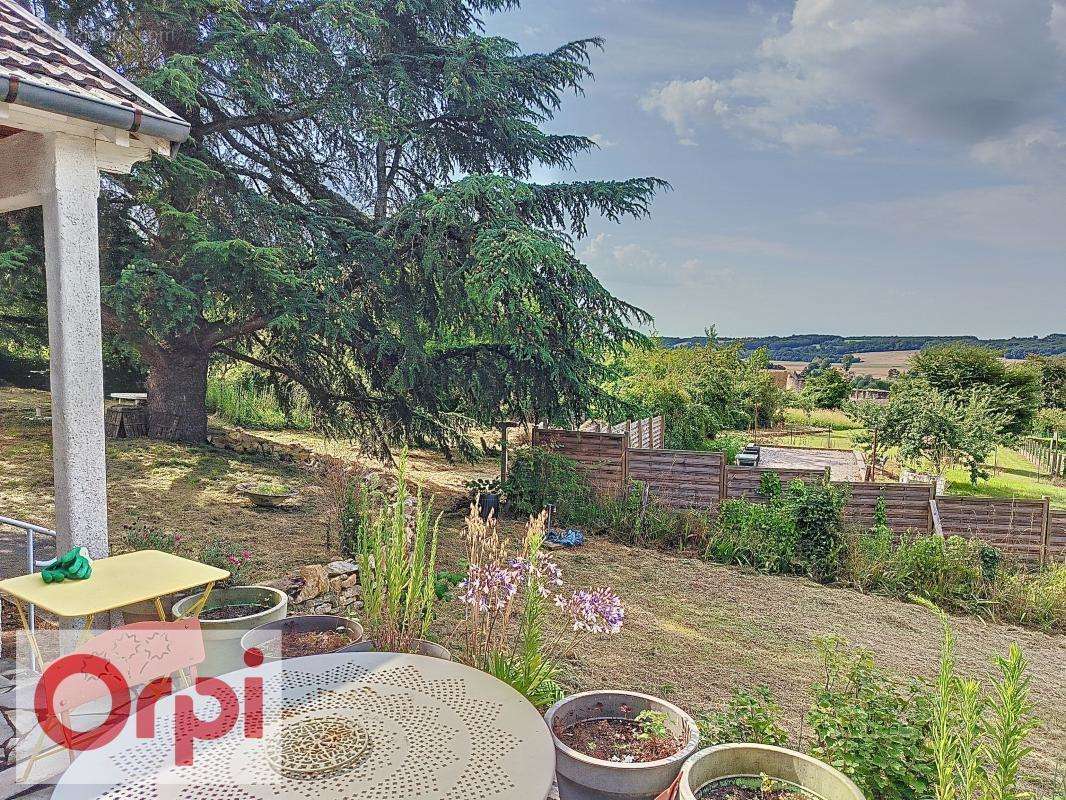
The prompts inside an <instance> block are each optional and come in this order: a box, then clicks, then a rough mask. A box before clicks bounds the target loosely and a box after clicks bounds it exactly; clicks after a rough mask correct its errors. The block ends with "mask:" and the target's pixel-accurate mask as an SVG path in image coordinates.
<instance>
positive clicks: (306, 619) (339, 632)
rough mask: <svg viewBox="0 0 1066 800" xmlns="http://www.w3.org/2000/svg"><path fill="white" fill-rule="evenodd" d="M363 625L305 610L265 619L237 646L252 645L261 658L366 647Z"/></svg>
mask: <svg viewBox="0 0 1066 800" xmlns="http://www.w3.org/2000/svg"><path fill="white" fill-rule="evenodd" d="M371 647H372V645H371V643H370V642H368V641H367V640H366V638H365V637H364V635H363V626H362V625H360V624H359V623H358V622H356V621H355V620H353V619H348V618H347V617H341V616H338V615H336V614H306V615H303V616H298V617H288V618H286V619H280V620H275V621H273V622H265V623H263V624H262V625H260V626H259V627H257V628H253V629H252V630H250V631H248V632H247V633H246V634H244V636H243V637H241V649H242V650H244V651H245V652H247V651H248V650H251V649H252V648H255V649H256V650H258V651H259V652H260V653H262V655H263V660H264V661H278V660H280V659H283V658H300V657H302V656H317V655H326V654H328V653H355V652H360V651H364V650H369V649H370V648H371Z"/></svg>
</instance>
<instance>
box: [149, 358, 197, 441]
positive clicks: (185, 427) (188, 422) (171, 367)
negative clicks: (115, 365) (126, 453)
mask: <svg viewBox="0 0 1066 800" xmlns="http://www.w3.org/2000/svg"><path fill="white" fill-rule="evenodd" d="M209 361H210V355H209V353H206V352H203V351H200V350H168V351H166V352H164V353H161V354H159V355H158V356H157V357H156V358H153V359H151V360H150V361H149V364H148V435H149V436H150V437H151V438H153V439H168V440H170V441H173V442H191V443H200V442H205V441H207V365H208V362H209Z"/></svg>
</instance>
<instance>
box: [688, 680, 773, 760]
mask: <svg viewBox="0 0 1066 800" xmlns="http://www.w3.org/2000/svg"><path fill="white" fill-rule="evenodd" d="M780 716H781V707H780V706H779V705H778V704H777V701H776V700H774V697H773V694H771V692H770V687H768V686H756V687H755V688H754V689H753V690H752V691H750V692H745V691H743V690H742V689H738V690H736V691H735V692H733V696H732V697H731V698H730V699H729V703H728V705H726V707H725V710H724V711H719V712H718V713H716V714H710V715H707V714H705V715H701V716H700V718H699V728H700V747H713V746H714V745H717V744H728V743H730V742H750V743H753V744H772V745H776V746H778V747H783V746H785V745H786V744H787V743H788V732H787V731H786V730H785V729H784V728H783V727H781V725H780V724H779V723H778V719H779V718H780Z"/></svg>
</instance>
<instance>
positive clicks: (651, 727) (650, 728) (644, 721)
mask: <svg viewBox="0 0 1066 800" xmlns="http://www.w3.org/2000/svg"><path fill="white" fill-rule="evenodd" d="M669 721H670V717H669V716H668V715H667V714H666V712H665V711H641V712H640V713H639V714H637V716H636V719H635V720H634V722H636V723H637V738H638V739H642V740H647V739H656V740H661V739H668V738H669V737H670V730H669V728H667V727H666V724H667V723H668V722H669Z"/></svg>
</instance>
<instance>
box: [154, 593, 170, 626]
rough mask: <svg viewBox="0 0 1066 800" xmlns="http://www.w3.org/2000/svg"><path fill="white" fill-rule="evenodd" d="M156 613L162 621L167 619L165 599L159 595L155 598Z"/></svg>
mask: <svg viewBox="0 0 1066 800" xmlns="http://www.w3.org/2000/svg"><path fill="white" fill-rule="evenodd" d="M155 613H157V614H158V615H159V621H160V622H166V621H167V612H166V611H165V610H164V609H163V601H162V600H160V599H159V598H158V597H157V598H155Z"/></svg>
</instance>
